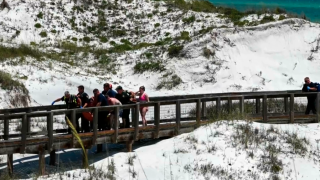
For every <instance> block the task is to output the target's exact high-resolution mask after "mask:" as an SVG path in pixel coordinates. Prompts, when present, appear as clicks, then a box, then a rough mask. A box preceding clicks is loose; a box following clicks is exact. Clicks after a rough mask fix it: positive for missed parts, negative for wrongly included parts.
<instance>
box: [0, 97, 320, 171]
mask: <svg viewBox="0 0 320 180" xmlns="http://www.w3.org/2000/svg"><path fill="white" fill-rule="evenodd" d="M308 94H311V93H301V91H273V92H241V93H239V92H237V93H219V94H199V95H186V96H169V97H152V98H150V100H151V102H149V103H143V104H139V103H137V104H130V105H123V106H106V107H99V108H96V107H93V108H84V109H71V110H70V109H65V106H64V105H55V106H39V107H28V108H17V109H2V110H0V114H1V115H0V121H1V124H3V127H4V129H3V132H4V133H3V136H2V137H1V142H0V154H7V157H8V158H7V165H8V171H9V174H12V173H13V161H12V160H13V153H21V154H24V153H33V154H39V163H40V166H39V167H40V174H44V172H45V170H44V167H45V166H44V165H43V163H44V156H45V154H50V165H55V159H56V157H55V151H56V150H57V149H69V148H80V144H79V142H78V141H77V140H76V138H75V137H74V136H73V135H71V134H61V133H58V132H59V130H54V128H53V124H54V122H53V120H54V116H57V115H64V114H70V115H71V121H72V123H73V124H74V125H75V124H76V119H75V118H76V114H77V113H82V112H93V114H94V115H93V117H94V118H93V132H88V133H79V135H80V137H81V140H82V142H83V144H84V146H85V148H86V149H90V148H91V147H92V146H94V145H97V151H101V150H102V144H106V143H126V144H127V149H128V151H131V149H132V143H133V142H134V141H137V140H140V139H157V138H160V137H173V136H176V135H179V134H182V133H188V132H192V131H193V130H194V129H195V128H197V127H199V126H201V125H204V124H207V123H209V122H210V120H212V119H214V118H215V117H219V116H220V115H221V113H222V112H224V111H226V112H230V113H232V112H233V111H235V112H237V113H238V114H242V115H245V117H248V118H250V119H251V120H253V121H257V122H262V123H302V122H308V123H309V122H319V115H318V114H317V115H304V113H303V112H295V108H296V107H295V99H297V98H301V97H303V98H305V97H306V96H307V95H308ZM315 94H317V93H315ZM319 97H320V95H318V96H317V100H316V105H317V110H318V112H320V110H319V107H320V106H319ZM272 99H277V100H281V102H282V104H281V109H280V110H279V109H278V110H271V109H268V106H270V103H271V102H274V101H272ZM305 99H306V98H305ZM248 102H252V103H251V108H252V106H254V108H253V109H254V111H253V112H250V113H248V112H247V111H248V107H247V106H248V105H247V103H248ZM268 102H270V103H269V104H268ZM186 104H187V105H189V106H192V107H193V108H192V109H190V108H189V109H187V110H184V108H185V107H186V106H185V105H186ZM140 106H143V107H145V106H148V107H150V108H153V113H152V112H148V113H152V115H153V120H150V121H148V126H147V127H142V126H139V124H140V122H139V118H140V114H139V111H138V110H139V108H140ZM164 107H167V109H164ZM279 107H280V106H279ZM120 109H131V112H132V113H131V115H132V117H131V121H132V128H127V129H117V128H114V130H108V131H98V130H97V127H98V112H99V111H110V110H114V111H115V114H116V115H117V116H116V119H117V120H116V121H115V127H118V126H119V124H118V122H119V121H118V120H119V115H118V114H119V110H120ZM162 109H164V110H162ZM169 111H174V115H172V114H171V113H169ZM182 111H186V112H187V113H182ZM189 111H190V113H189ZM276 111H280V112H276ZM185 114H187V115H185ZM35 117H44V118H45V119H46V126H47V131H45V132H40V133H39V132H32V131H31V125H30V124H31V119H32V118H35ZM11 119H20V120H21V124H22V127H21V134H12V133H10V131H9V124H10V123H9V122H10V120H11Z"/></svg>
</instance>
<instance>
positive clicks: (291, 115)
mask: <svg viewBox="0 0 320 180" xmlns="http://www.w3.org/2000/svg"><path fill="white" fill-rule="evenodd" d="M290 123H294V94H290Z"/></svg>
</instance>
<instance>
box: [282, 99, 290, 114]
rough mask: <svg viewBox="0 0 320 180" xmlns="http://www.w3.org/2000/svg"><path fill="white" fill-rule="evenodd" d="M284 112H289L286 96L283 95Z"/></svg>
mask: <svg viewBox="0 0 320 180" xmlns="http://www.w3.org/2000/svg"><path fill="white" fill-rule="evenodd" d="M283 100H284V112H285V113H289V99H288V97H284V98H283Z"/></svg>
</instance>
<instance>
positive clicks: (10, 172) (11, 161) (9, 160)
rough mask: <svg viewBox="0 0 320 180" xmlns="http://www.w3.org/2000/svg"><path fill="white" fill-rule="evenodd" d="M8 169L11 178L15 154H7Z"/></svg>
mask: <svg viewBox="0 0 320 180" xmlns="http://www.w3.org/2000/svg"><path fill="white" fill-rule="evenodd" d="M7 169H8V174H9V176H12V175H13V154H7Z"/></svg>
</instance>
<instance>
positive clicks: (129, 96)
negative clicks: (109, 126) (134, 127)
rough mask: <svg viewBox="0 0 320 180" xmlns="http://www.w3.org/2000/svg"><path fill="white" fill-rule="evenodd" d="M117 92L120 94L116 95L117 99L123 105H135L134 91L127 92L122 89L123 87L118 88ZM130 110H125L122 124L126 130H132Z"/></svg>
mask: <svg viewBox="0 0 320 180" xmlns="http://www.w3.org/2000/svg"><path fill="white" fill-rule="evenodd" d="M116 91H117V92H118V93H117V94H116V99H118V100H119V101H120V102H121V104H132V103H134V97H135V95H134V92H132V91H130V92H129V91H125V90H123V89H122V87H121V86H118V87H117V88H116ZM129 115H130V109H123V113H122V122H123V127H124V128H130V118H129Z"/></svg>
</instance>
